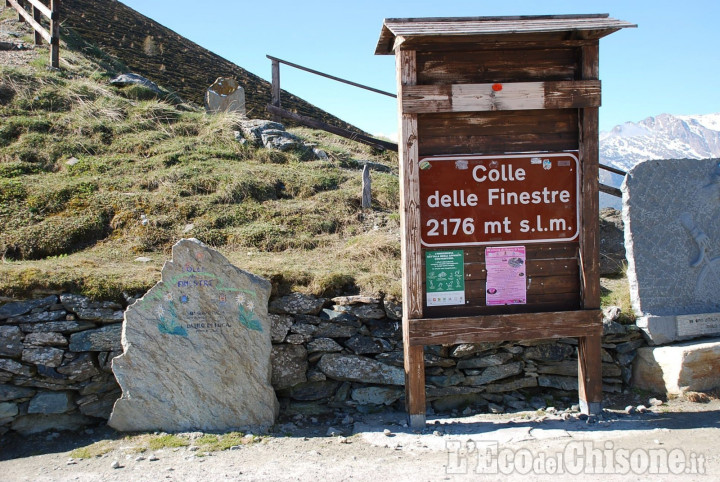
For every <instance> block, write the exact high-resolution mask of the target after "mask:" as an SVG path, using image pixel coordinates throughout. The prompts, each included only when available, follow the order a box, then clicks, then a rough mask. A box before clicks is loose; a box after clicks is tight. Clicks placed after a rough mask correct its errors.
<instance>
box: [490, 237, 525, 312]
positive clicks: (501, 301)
mask: <svg viewBox="0 0 720 482" xmlns="http://www.w3.org/2000/svg"><path fill="white" fill-rule="evenodd" d="M525 261H526V258H525V246H506V247H500V248H485V266H486V268H487V284H486V286H485V300H486V303H485V304H486V305H487V306H497V305H524V304H526V303H527V288H526V287H527V283H526V278H527V276H526V268H527V264H526V262H525Z"/></svg>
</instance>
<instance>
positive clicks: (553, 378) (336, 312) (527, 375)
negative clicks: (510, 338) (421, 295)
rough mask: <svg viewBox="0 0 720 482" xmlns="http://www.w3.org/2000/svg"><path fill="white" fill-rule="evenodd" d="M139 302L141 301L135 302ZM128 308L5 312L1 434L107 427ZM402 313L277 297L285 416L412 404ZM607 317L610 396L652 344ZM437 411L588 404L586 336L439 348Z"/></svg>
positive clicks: (23, 306) (68, 298)
mask: <svg viewBox="0 0 720 482" xmlns="http://www.w3.org/2000/svg"><path fill="white" fill-rule="evenodd" d="M127 302H128V303H132V302H134V299H128V300H127ZM125 308H126V304H120V303H116V302H110V301H99V302H98V301H91V300H89V299H88V298H86V297H83V296H79V295H74V294H61V295H59V296H58V295H50V296H46V297H44V298H40V299H33V300H22V301H13V302H9V303H6V304H4V305H2V306H0V435H2V434H4V433H6V432H8V431H9V430H15V431H18V432H22V433H33V432H42V431H45V430H51V429H52V430H77V429H80V428H83V427H85V426H88V425H93V424H97V423H102V422H104V421H105V420H107V418H108V417H109V415H110V411H111V410H112V406H113V404H114V402H115V400H116V399H117V398H119V396H120V388H119V387H118V385H117V382H116V381H115V378H114V377H113V375H112V370H111V366H110V363H111V360H112V358H113V357H115V356H117V355H119V354H120V353H121V351H122V347H121V343H120V338H121V328H122V319H123V312H124V309H125ZM401 312H402V308H401V306H400V304H398V303H395V302H393V301H390V300H383V299H376V298H369V297H363V296H343V297H338V298H333V299H322V298H320V299H318V298H315V297H312V296H307V295H302V294H299V293H294V294H291V295H289V296H285V297H282V298H278V299H275V300H272V301H271V303H270V313H271V318H272V325H273V326H272V342H273V349H272V365H273V372H272V383H273V386H274V387H275V390H276V393H277V395H278V398H279V400H280V402H281V414H285V415H292V414H295V413H302V414H321V413H323V412H331V411H335V410H338V409H344V410H348V409H350V410H358V411H361V412H367V411H373V410H377V409H379V408H381V407H383V406H388V405H395V406H396V407H397V408H402V404H403V402H404V400H403V399H404V388H403V382H404V372H403V349H402V329H401V323H400V317H401ZM618 314H619V310H618V309H616V308H612V309H608V310H606V317H605V320H604V335H603V354H602V355H603V389H604V390H605V391H606V392H619V391H621V390H623V389H624V388H625V387H626V386H627V384H628V383H629V381H630V376H631V373H632V370H631V364H632V361H633V359H634V358H635V355H636V351H637V349H638V348H639V347H640V346H643V345H645V343H644V341H643V339H642V337H641V335H640V333H639V331H638V329H637V327H636V326H634V325H621V324H619V323H617V322H616V321H614V320H615V319H617V315H618ZM425 366H426V382H427V399H428V403H429V404H430V407H429V410H431V411H432V410H434V411H441V412H443V411H452V410H468V409H469V410H471V411H499V410H523V409H538V408H542V407H543V406H545V405H546V404H552V403H554V401H553V400H556V399H561V398H563V397H567V399H568V400H572V399H574V398H576V397H577V340H576V339H559V340H528V341H521V342H517V343H516V342H506V343H480V344H462V345H452V346H428V347H426V349H425Z"/></svg>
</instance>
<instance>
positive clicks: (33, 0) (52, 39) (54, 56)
mask: <svg viewBox="0 0 720 482" xmlns="http://www.w3.org/2000/svg"><path fill="white" fill-rule="evenodd" d="M49 1H50V5H49V6H48V5H45V4H44V3H42V2H41V1H40V0H5V6H7V7H12V8H14V9H15V10H16V11H17V13H18V21H20V22H22V21H25V22H27V23H28V24H30V26H31V27H32V28H33V30H35V45H40V44H42V40H43V39H45V41H46V42H47V43H48V44H50V65H52V66H53V67H54V68H58V67H59V65H60V0H49ZM25 5H29V6H30V12H28V11H27V10H25ZM41 16H45V17H46V18H47V19H48V20H49V21H50V29H49V31H48V30H46V29H45V27H43V26H42V24H41V23H40V21H41V18H42V17H41Z"/></svg>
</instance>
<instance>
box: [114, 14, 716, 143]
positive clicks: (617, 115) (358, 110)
mask: <svg viewBox="0 0 720 482" xmlns="http://www.w3.org/2000/svg"><path fill="white" fill-rule="evenodd" d="M121 1H122V2H123V3H125V4H126V5H128V6H130V7H132V8H134V9H135V10H138V11H139V12H141V13H142V14H144V15H146V16H148V17H150V18H152V19H154V20H155V21H157V22H159V23H161V24H163V25H165V26H166V27H169V28H171V29H172V30H174V31H176V32H177V33H179V34H180V35H183V36H185V37H187V38H189V39H190V40H192V41H194V42H196V43H198V44H200V45H202V46H203V47H205V48H207V49H209V50H211V51H213V52H215V53H216V54H218V55H220V56H222V57H225V58H226V59H228V60H230V61H232V62H234V63H236V64H238V65H240V66H241V67H243V68H245V69H247V70H249V71H250V72H252V73H254V74H256V75H259V76H260V77H262V78H265V79H270V61H269V60H268V59H267V58H265V55H266V54H269V55H272V56H275V57H279V58H281V59H285V60H288V61H290V62H294V63H297V64H300V65H304V66H307V67H310V68H313V69H316V70H320V71H322V72H327V73H329V74H332V75H335V76H338V77H343V78H346V79H350V80H353V81H355V82H359V83H361V84H366V85H370V86H373V87H376V88H378V89H382V90H386V91H390V92H395V61H394V57H393V56H376V55H374V51H375V46H376V44H377V40H378V37H379V35H380V29H381V26H382V21H383V19H384V18H391V17H435V16H444V17H456V16H486V15H539V14H568V13H609V14H610V16H611V17H614V18H618V19H621V20H626V21H629V22H632V23H635V24H638V26H639V28H636V29H623V30H621V31H619V32H616V33H614V34H612V35H610V36H608V37H605V38H604V39H602V40H601V41H600V78H601V80H602V82H603V105H602V107H601V108H600V128H601V130H609V129H611V128H612V127H613V126H615V125H617V124H620V123H622V122H625V121H639V120H642V119H644V118H646V117H648V116H654V115H657V114H661V113H670V114H707V113H712V112H720V28H718V26H717V22H718V19H719V18H720V2H718V1H717V0H685V1H683V2H677V1H672V2H671V1H667V0H652V1H649V0H639V1H634V0H620V1H615V0H605V1H595V0H583V1H581V2H580V1H577V0H574V1H565V0H546V1H536V0H535V1H531V0H517V1H513V0H505V1H502V2H498V1H495V2H491V1H486V0H475V1H472V0H457V1H453V0H446V1H443V2H438V1H437V0H435V1H429V0H413V1H392V0H385V1H381V0H363V1H359V2H345V1H342V0H335V1H326V0H321V1H312V0H308V1H304V2H303V1H287V0H271V1H268V2H257V1H230V0H216V1H206V2H202V3H198V2H197V1H190V0H172V1H170V0H121ZM281 79H282V87H283V89H285V90H288V91H290V92H293V93H294V94H296V95H299V96H300V97H303V98H304V99H306V100H307V101H309V102H311V103H313V104H315V105H317V106H319V107H321V108H323V109H325V110H327V111H328V112H330V113H332V114H334V115H336V116H338V117H340V118H342V119H344V120H346V121H348V122H350V123H352V124H355V125H356V126H358V127H360V128H361V129H363V130H365V131H368V132H371V133H376V134H377V133H383V134H393V133H396V132H397V113H396V103H395V99H392V98H390V97H385V96H382V95H378V94H374V93H371V92H366V91H363V90H361V89H357V88H354V87H350V86H345V85H343V84H339V83H336V82H333V81H331V80H327V79H322V78H320V77H317V76H315V75H312V74H308V73H305V72H300V71H297V70H296V69H292V68H290V67H287V66H283V67H281Z"/></svg>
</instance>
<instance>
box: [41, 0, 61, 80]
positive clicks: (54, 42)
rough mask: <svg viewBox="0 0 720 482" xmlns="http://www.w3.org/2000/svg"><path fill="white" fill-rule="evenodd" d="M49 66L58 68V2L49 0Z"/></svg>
mask: <svg viewBox="0 0 720 482" xmlns="http://www.w3.org/2000/svg"><path fill="white" fill-rule="evenodd" d="M35 35H37V34H35ZM50 65H51V66H53V67H54V68H56V69H57V68H58V67H60V0H50Z"/></svg>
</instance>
